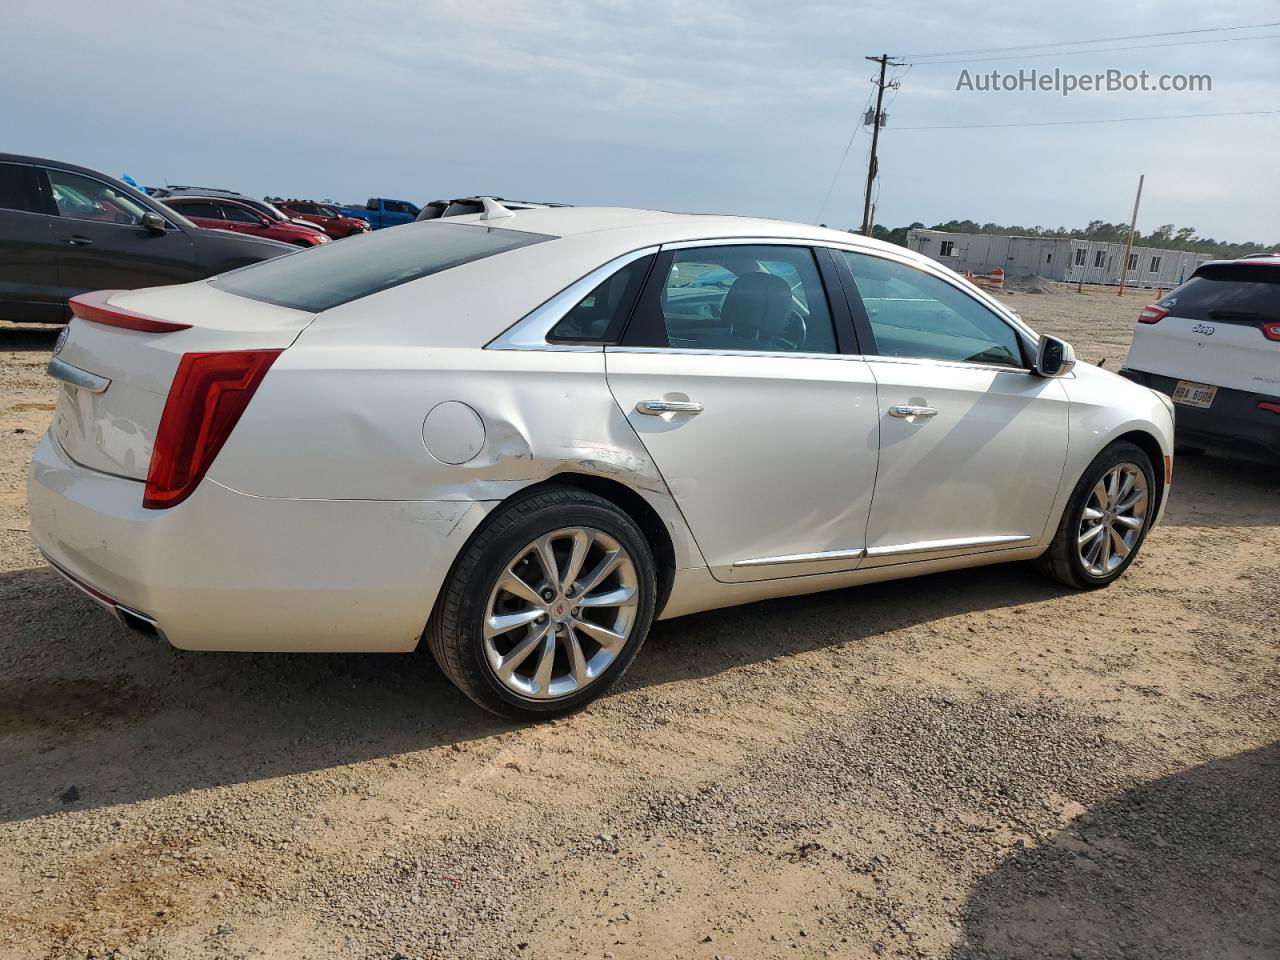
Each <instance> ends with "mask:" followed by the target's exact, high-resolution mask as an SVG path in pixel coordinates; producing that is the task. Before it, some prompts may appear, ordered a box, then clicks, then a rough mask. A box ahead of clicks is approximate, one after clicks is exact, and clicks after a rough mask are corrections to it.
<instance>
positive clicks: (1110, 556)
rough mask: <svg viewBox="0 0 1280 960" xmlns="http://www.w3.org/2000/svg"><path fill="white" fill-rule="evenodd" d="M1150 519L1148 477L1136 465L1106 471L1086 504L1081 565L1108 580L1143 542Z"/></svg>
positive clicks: (1082, 526)
mask: <svg viewBox="0 0 1280 960" xmlns="http://www.w3.org/2000/svg"><path fill="white" fill-rule="evenodd" d="M1146 518H1147V477H1146V474H1144V473H1143V472H1142V468H1141V467H1139V466H1138V465H1137V464H1136V463H1119V464H1116V465H1115V466H1114V467H1112V468H1111V469H1110V470H1108V471H1107V472H1106V475H1105V476H1103V478H1102V479H1101V480H1099V481H1098V482H1097V483H1096V484H1094V486H1093V489H1092V490H1090V491H1089V498H1088V499H1087V500H1086V501H1085V508H1084V512H1083V513H1082V514H1081V516H1080V530H1079V538H1078V540H1077V544H1078V549H1079V554H1080V563H1081V564H1082V565H1083V566H1084V568H1085V570H1087V571H1089V573H1090V574H1092V575H1093V576H1095V577H1105V576H1106V575H1107V574H1109V573H1111V571H1113V570H1115V569H1116V568H1117V567H1119V566H1120V564H1122V563H1124V561H1125V558H1126V557H1128V556H1129V554H1130V553H1132V552H1133V549H1134V547H1136V546H1137V545H1138V541H1139V540H1141V539H1142V530H1143V527H1145V526H1146Z"/></svg>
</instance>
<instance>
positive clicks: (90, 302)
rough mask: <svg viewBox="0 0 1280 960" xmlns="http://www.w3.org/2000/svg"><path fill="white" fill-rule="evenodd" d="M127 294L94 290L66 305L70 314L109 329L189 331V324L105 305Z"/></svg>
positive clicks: (118, 291) (119, 291)
mask: <svg viewBox="0 0 1280 960" xmlns="http://www.w3.org/2000/svg"><path fill="white" fill-rule="evenodd" d="M127 292H128V291H126V290H95V291H94V292H93V293H82V294H80V295H79V296H78V297H72V298H71V299H70V300H69V301H68V303H69V304H70V305H71V312H72V313H74V314H75V315H76V316H77V317H79V318H80V319H81V320H88V321H89V322H90V323H105V324H106V325H107V326H111V327H123V328H124V329H126V330H142V331H145V332H146V333H172V332H173V331H175V330H190V329H191V324H189V323H173V322H172V321H169V320H157V319H156V318H155V317H148V316H147V315H146V314H145V313H136V312H134V311H133V310H126V309H124V307H112V306H108V305H107V300H109V299H110V298H111V297H114V296H115V295H116V294H117V293H127Z"/></svg>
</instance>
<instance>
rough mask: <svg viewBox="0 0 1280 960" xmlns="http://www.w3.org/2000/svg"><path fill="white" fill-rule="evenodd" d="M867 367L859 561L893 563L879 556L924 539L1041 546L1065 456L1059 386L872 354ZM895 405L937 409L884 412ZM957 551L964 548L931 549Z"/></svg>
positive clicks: (1022, 375)
mask: <svg viewBox="0 0 1280 960" xmlns="http://www.w3.org/2000/svg"><path fill="white" fill-rule="evenodd" d="M870 367H871V370H872V372H873V373H874V375H875V378H876V381H877V383H878V384H879V406H880V415H881V419H880V470H879V475H878V477H877V480H876V493H875V499H874V501H873V503H872V505H871V517H870V521H869V523H868V525H867V547H868V556H867V559H866V560H864V561H863V565H864V566H874V565H878V564H882V563H895V562H898V561H897V558H896V557H895V556H893V555H883V552H885V551H896V550H900V549H902V548H904V547H906V546H910V545H912V544H918V543H922V542H927V541H940V540H942V541H945V540H960V541H963V540H983V539H989V538H993V537H1006V536H1025V537H1029V538H1031V539H1032V540H1033V541H1035V542H1037V543H1038V542H1040V540H1041V538H1042V535H1043V534H1044V532H1045V528H1046V524H1047V521H1048V519H1049V512H1050V508H1051V507H1052V505H1053V502H1054V499H1055V496H1056V494H1057V492H1058V489H1059V486H1060V484H1061V481H1062V467H1063V462H1064V460H1065V458H1066V447H1067V421H1068V413H1067V395H1066V392H1065V391H1064V390H1063V388H1062V386H1061V384H1060V382H1059V381H1057V380H1049V379H1045V378H1043V377H1038V376H1036V375H1034V374H1031V373H1026V372H1022V371H1016V370H1009V371H1001V370H998V369H997V368H994V367H984V366H978V365H975V364H964V363H943V362H938V361H931V360H896V359H894V360H890V359H876V360H872V361H871V362H870ZM898 405H912V406H926V407H931V408H934V409H936V410H937V411H938V413H937V415H936V416H932V417H929V418H919V417H912V418H905V419H904V418H899V417H895V416H892V415H891V414H890V413H889V409H890V408H891V407H894V406H898ZM955 549H963V548H952V549H948V548H946V547H939V549H938V550H937V551H934V553H937V554H939V555H942V554H946V553H952V552H955ZM976 549H983V548H981V547H979V548H976ZM927 556H928V554H925V557H927Z"/></svg>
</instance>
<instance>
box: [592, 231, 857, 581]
mask: <svg viewBox="0 0 1280 960" xmlns="http://www.w3.org/2000/svg"><path fill="white" fill-rule="evenodd" d="M834 277H835V275H834V272H833V269H832V264H831V261H830V259H829V254H828V252H827V251H825V250H816V251H815V250H814V249H811V248H810V247H808V246H806V245H803V244H788V243H785V242H778V241H769V240H759V241H754V242H745V241H735V242H729V243H712V242H704V243H696V244H676V245H673V246H672V247H670V248H665V249H664V250H663V252H662V253H660V254H659V255H658V257H657V260H656V262H655V264H654V266H653V269H652V271H651V272H650V275H649V282H648V283H647V285H646V287H645V291H644V293H643V294H642V295H641V297H640V301H639V303H638V304H637V307H636V310H635V313H634V315H633V316H632V318H631V322H630V324H629V325H628V327H627V330H626V333H625V334H624V336H623V339H622V342H621V343H619V344H618V345H616V346H607V347H606V348H605V367H606V371H607V377H608V381H609V388H610V390H611V391H612V392H613V395H614V398H615V399H616V400H617V402H618V405H619V406H620V407H621V409H622V412H623V413H624V414H625V415H626V417H627V420H628V421H629V422H630V423H631V425H632V427H634V429H635V431H636V433H637V435H638V436H639V437H640V440H641V441H642V442H643V443H644V445H645V448H646V449H647V450H648V452H649V455H650V456H651V457H652V458H653V460H654V462H655V463H656V465H657V467H658V470H659V471H660V472H661V474H662V476H663V478H664V479H665V480H666V482H667V485H668V487H669V488H670V490H671V493H672V494H673V496H674V497H675V499H676V502H677V503H678V504H679V506H680V509H681V511H682V512H683V513H684V516H685V519H686V520H687V521H688V523H689V527H690V530H691V531H692V532H693V536H694V538H695V539H696V541H697V543H698V546H699V547H700V549H701V550H702V554H703V556H704V557H705V559H706V561H707V563H708V565H709V567H710V569H711V573H712V575H713V576H715V577H716V578H717V579H720V580H724V581H743V580H767V579H774V578H780V577H791V576H803V575H806V574H820V573H835V572H839V571H843V570H851V569H853V568H854V567H856V566H857V565H858V563H859V561H860V560H861V558H862V554H863V547H864V546H865V534H866V524H867V514H868V510H869V508H870V505H871V492H872V488H873V487H874V484H875V476H876V457H877V449H878V440H879V437H878V425H877V420H878V414H877V411H876V387H875V381H874V379H873V378H872V376H871V371H870V369H869V367H868V365H867V363H866V362H865V361H864V360H862V358H861V357H858V356H856V348H855V346H854V343H853V333H852V327H851V325H850V324H849V320H848V315H847V307H846V306H845V304H844V301H843V298H842V296H841V291H840V290H839V287H838V283H837V285H836V286H834V287H833V286H832V281H833V280H834Z"/></svg>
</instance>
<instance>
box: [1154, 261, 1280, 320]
mask: <svg viewBox="0 0 1280 960" xmlns="http://www.w3.org/2000/svg"><path fill="white" fill-rule="evenodd" d="M1159 305H1160V306H1162V307H1164V308H1165V309H1166V310H1168V311H1169V313H1170V314H1172V315H1173V316H1175V317H1182V318H1183V319H1186V320H1214V321H1217V322H1220V323H1245V324H1250V323H1255V322H1257V321H1259V320H1263V321H1267V320H1280V269H1277V268H1275V267H1273V266H1270V265H1268V264H1261V263H1259V264H1251V263H1240V264H1223V265H1222V266H1214V267H1201V268H1200V269H1199V270H1197V271H1196V275H1195V276H1193V277H1192V278H1191V279H1190V280H1188V281H1187V282H1186V283H1184V284H1182V286H1180V287H1176V288H1175V289H1174V290H1172V291H1171V292H1170V293H1169V295H1168V296H1167V297H1165V298H1164V299H1163V300H1160V301H1159Z"/></svg>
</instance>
